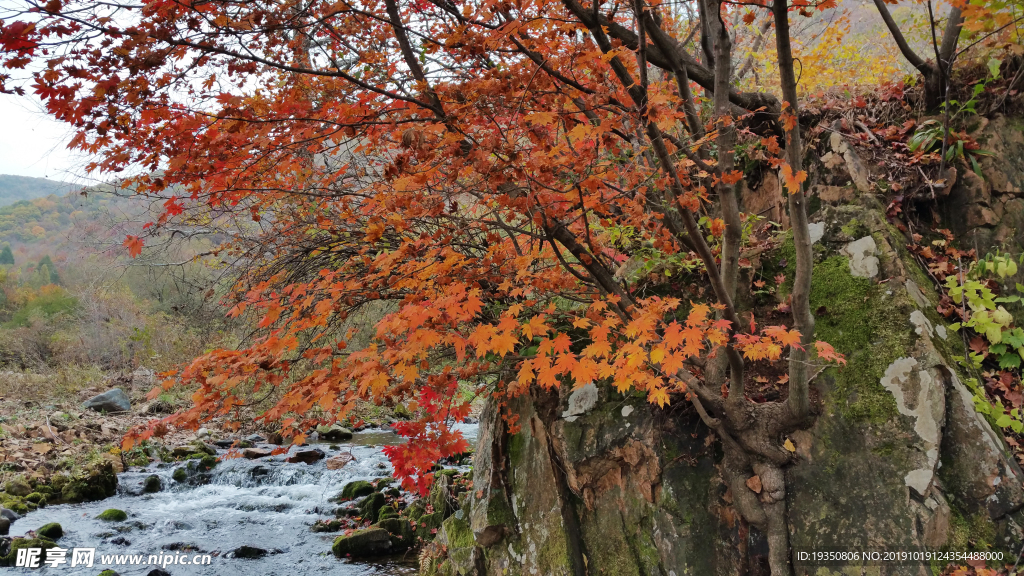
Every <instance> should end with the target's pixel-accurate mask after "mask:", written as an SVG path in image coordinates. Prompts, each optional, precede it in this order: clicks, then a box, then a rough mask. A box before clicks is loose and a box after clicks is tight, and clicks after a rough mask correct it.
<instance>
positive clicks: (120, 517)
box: [96, 508, 128, 522]
mask: <svg viewBox="0 0 1024 576" xmlns="http://www.w3.org/2000/svg"><path fill="white" fill-rule="evenodd" d="M96 519H97V520H103V521H104V522H123V521H125V520H127V519H128V514H125V512H124V510H118V509H117V508H107V509H106V510H104V511H103V512H100V513H99V515H97V516H96Z"/></svg>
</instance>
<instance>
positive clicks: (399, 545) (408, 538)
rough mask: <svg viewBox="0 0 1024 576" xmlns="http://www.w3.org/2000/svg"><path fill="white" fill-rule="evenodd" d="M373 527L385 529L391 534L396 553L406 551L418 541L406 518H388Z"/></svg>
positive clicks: (393, 548)
mask: <svg viewBox="0 0 1024 576" xmlns="http://www.w3.org/2000/svg"><path fill="white" fill-rule="evenodd" d="M372 527H376V528H383V529H384V530H387V531H388V534H391V549H392V550H393V551H395V552H398V551H400V550H405V549H406V548H408V547H410V546H412V545H413V543H414V542H415V541H416V534H415V533H414V532H413V530H412V525H411V524H410V523H409V521H408V520H406V519H405V518H388V519H385V520H381V521H380V522H377V523H376V524H374V525H373V526H372Z"/></svg>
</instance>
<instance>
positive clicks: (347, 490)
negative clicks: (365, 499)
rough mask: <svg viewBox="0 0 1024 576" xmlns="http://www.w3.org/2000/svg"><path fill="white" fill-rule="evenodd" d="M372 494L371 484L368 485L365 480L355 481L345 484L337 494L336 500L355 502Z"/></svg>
mask: <svg viewBox="0 0 1024 576" xmlns="http://www.w3.org/2000/svg"><path fill="white" fill-rule="evenodd" d="M373 492H374V487H373V484H370V483H369V482H367V481H366V480H355V481H353V482H349V483H348V484H345V487H344V488H342V489H341V493H340V494H338V495H337V496H336V497H335V499H336V500H355V499H356V498H359V497H361V496H366V495H368V494H372V493H373Z"/></svg>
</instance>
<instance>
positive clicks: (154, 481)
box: [142, 474, 164, 494]
mask: <svg viewBox="0 0 1024 576" xmlns="http://www.w3.org/2000/svg"><path fill="white" fill-rule="evenodd" d="M163 488H164V483H163V481H162V480H160V477H159V476H157V475H156V474H150V475H149V476H146V479H145V480H144V481H143V482H142V491H143V492H146V493H147V494H152V493H154V492H159V491H161V490H163Z"/></svg>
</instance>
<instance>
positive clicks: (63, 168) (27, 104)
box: [0, 94, 87, 183]
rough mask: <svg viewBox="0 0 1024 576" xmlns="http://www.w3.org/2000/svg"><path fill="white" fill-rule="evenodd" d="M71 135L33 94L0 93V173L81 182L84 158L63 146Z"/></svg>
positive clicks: (64, 125) (83, 174)
mask: <svg viewBox="0 0 1024 576" xmlns="http://www.w3.org/2000/svg"><path fill="white" fill-rule="evenodd" d="M71 138H72V132H71V130H70V129H69V127H68V126H67V125H66V124H64V123H62V122H57V121H56V120H54V119H52V118H50V117H49V116H47V115H46V114H44V113H43V112H42V111H41V105H40V104H39V101H38V100H37V99H36V98H35V97H33V96H29V95H26V96H13V95H9V94H0V174H15V175H18V176H35V177H38V178H50V179H52V180H61V181H65V182H72V183H81V182H82V181H83V180H84V176H85V168H84V167H85V164H86V163H87V160H86V159H85V158H83V157H82V156H81V155H73V154H72V153H71V151H70V150H68V149H67V143H68V142H69V141H70V140H71Z"/></svg>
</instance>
